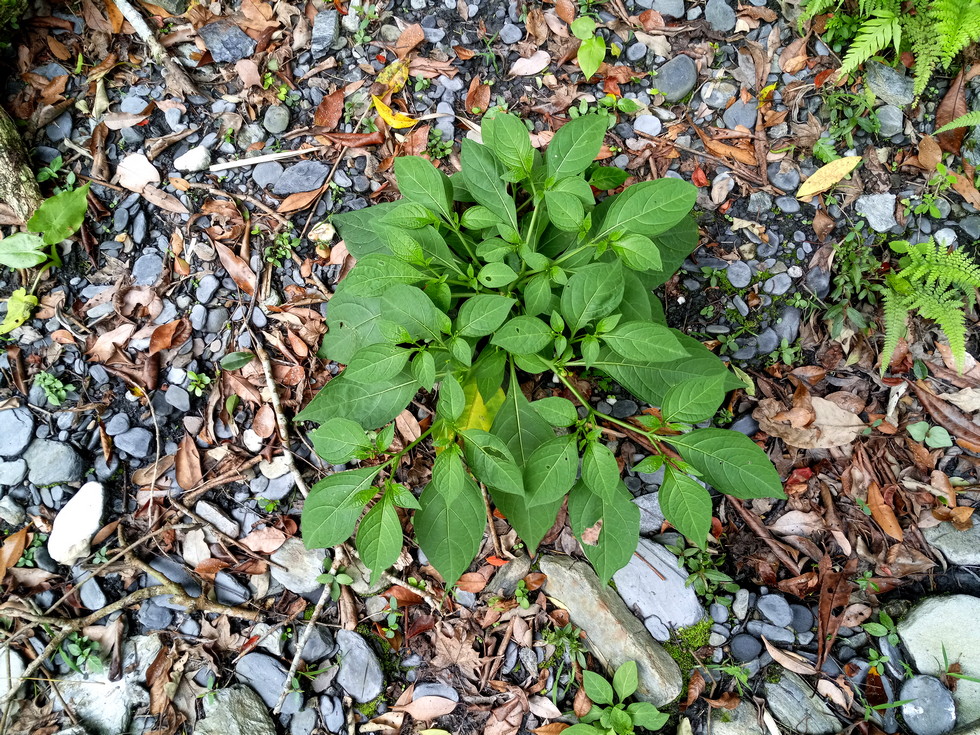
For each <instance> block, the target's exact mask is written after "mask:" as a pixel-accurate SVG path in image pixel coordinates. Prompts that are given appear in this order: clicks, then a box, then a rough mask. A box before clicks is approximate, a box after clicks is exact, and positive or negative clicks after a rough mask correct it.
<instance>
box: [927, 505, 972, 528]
mask: <svg viewBox="0 0 980 735" xmlns="http://www.w3.org/2000/svg"><path fill="white" fill-rule="evenodd" d="M975 510H976V508H968V507H966V506H963V505H961V506H958V507H956V508H948V507H946V506H940V507H938V508H933V509H932V515H933V517H935V518H937V519H939V520H940V521H949V522H950V523H952V524H953V528H955V529H956V530H957V531H968V530H969V529H971V528H973V511H975Z"/></svg>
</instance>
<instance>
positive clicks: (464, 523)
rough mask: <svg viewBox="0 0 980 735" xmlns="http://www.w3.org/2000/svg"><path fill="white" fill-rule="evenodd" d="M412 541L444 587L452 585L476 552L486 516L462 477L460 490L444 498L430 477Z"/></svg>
mask: <svg viewBox="0 0 980 735" xmlns="http://www.w3.org/2000/svg"><path fill="white" fill-rule="evenodd" d="M419 503H420V505H421V506H422V507H421V509H419V510H418V511H416V513H415V518H414V525H415V537H416V539H417V540H418V543H419V547H420V548H421V549H422V552H423V553H424V554H425V555H426V557H427V558H428V559H429V562H430V563H431V564H432V566H434V567H435V568H436V571H438V572H439V574H440V575H442V578H443V580H445V582H446V586H447V587H450V586H452V585H454V584H456V581H457V580H458V579H459V578H460V576H462V574H463V572H465V571H466V570H467V569H468V568H469V566H470V564H472V563H473V560H474V559H475V558H476V554H477V552H478V551H479V550H480V544H481V542H482V541H483V532H484V529H485V528H486V522H487V516H486V510H485V508H484V505H483V495H482V493H481V492H480V488H479V487H477V485H476V483H475V482H473V480H472V479H470V478H469V477H468V476H465V475H464V478H463V484H462V487H461V488H460V489H459V491H458V492H456V493H454V494H452V495H451V496H449V497H447V495H445V494H444V493H443V492H442V491H441V489H440V486H439V483H438V481H437V480H436V478H435V475H433V479H432V482H430V483H429V484H428V485H426V487H425V490H423V491H422V496H421V497H420V498H419Z"/></svg>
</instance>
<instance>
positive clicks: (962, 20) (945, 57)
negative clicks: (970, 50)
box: [929, 0, 980, 67]
mask: <svg viewBox="0 0 980 735" xmlns="http://www.w3.org/2000/svg"><path fill="white" fill-rule="evenodd" d="M929 14H930V15H931V16H932V17H933V18H934V19H935V20H936V27H935V32H936V35H937V40H939V42H940V43H939V45H940V47H941V51H940V58H941V62H942V65H943V67H947V66H949V64H950V62H951V61H952V60H953V57H954V56H956V54H958V53H959V52H960V51H962V50H963V49H964V48H966V47H967V46H968V45H970V44H971V43H975V42H976V41H977V40H978V39H980V4H978V3H977V2H975V0H935V2H933V3H931V6H930V13H929Z"/></svg>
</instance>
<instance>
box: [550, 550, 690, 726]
mask: <svg viewBox="0 0 980 735" xmlns="http://www.w3.org/2000/svg"><path fill="white" fill-rule="evenodd" d="M539 568H540V569H541V571H542V572H544V573H545V575H547V577H548V580H547V582H546V583H545V592H547V594H548V595H549V596H551V597H554V598H555V599H557V600H559V601H560V602H561V603H562V604H563V605H564V606H565V607H566V608H568V612H569V615H570V616H571V618H572V621H573V622H574V623H575V625H577V626H578V627H580V628H581V629H582V630H584V631H585V633H586V635H587V636H588V637H589V645H590V647H591V649H592V650H593V651H594V652H595V653H596V655H598V656H599V657H600V658H601V659H602V660H603V663H604V664H605V665H606V668H607V669H609V670H614V669H617V668H619V667H620V666H621V665H622V664H624V663H625V662H627V661H636V666H637V669H638V670H639V675H640V685H639V688H638V689H637V692H636V697H637V699H640V700H642V701H644V702H649V703H650V704H652V705H654V706H656V707H662V706H663V705H665V704H668V703H669V702H672V701H673V700H674V699H676V698H677V697H678V696H679V695H680V693H681V685H682V681H681V672H680V669H678V668H677V664H676V663H674V660H673V659H672V658H671V657H670V656H669V655H668V654H667V652H666V651H665V650H664V649H663V648H662V647H661V646H660V644H659V643H657V642H656V641H655V640H654V639H653V637H652V636H651V635H650V634H649V633H648V632H647V630H646V629H645V628H644V627H643V624H642V623H641V622H640V621H639V620H638V619H637V618H636V616H635V615H633V613H632V612H630V609H629V608H628V607H626V603H625V602H623V600H622V598H621V597H620V596H619V595H618V594H616V591H615V590H613V588H612V587H610V586H609V585H604V584H602V582H601V581H600V580H599V577H598V576H597V575H596V573H595V571H594V570H593V569H592V567H591V566H590V565H589V564H587V563H586V562H583V561H576V560H574V559H572V558H571V557H567V556H542V557H541V560H540V563H539Z"/></svg>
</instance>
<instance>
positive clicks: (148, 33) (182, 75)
mask: <svg viewBox="0 0 980 735" xmlns="http://www.w3.org/2000/svg"><path fill="white" fill-rule="evenodd" d="M114 2H115V5H116V7H117V8H119V12H120V13H122V14H123V17H124V18H125V19H126V20H128V21H129V24H130V25H131V26H132V27H133V30H135V31H136V35H137V36H139V37H140V40H141V41H143V43H145V44H146V46H147V48H149V50H150V55H151V56H153V59H154V60H155V61H156V62H157V63H158V64H161V65H162V66H163V77H164V79H165V80H166V82H167V87H168V88H169V89H170V91H171V92H173V93H174V94H176V95H179V96H180V97H183V96H184V95H188V94H200V92H198V90H197V86H196V85H195V84H194V82H192V81H191V79H190V77H189V76H187V74H186V72H185V71H184V69H183V68H182V67H181V66H180V65H179V64H178V63H177V62H176V61H174V60H173V59H172V58H171V57H170V54H168V53H167V49H165V48H164V47H163V45H162V44H161V43H160V42H159V41H158V40H157V37H156V36H155V35H154V34H153V31H152V30H151V29H150V26H148V25H147V24H146V21H145V20H144V19H143V16H142V15H140V12H139V11H138V10H137V9H136V8H135V7H134V6H133V5H132V3H130V2H129V0H114Z"/></svg>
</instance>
